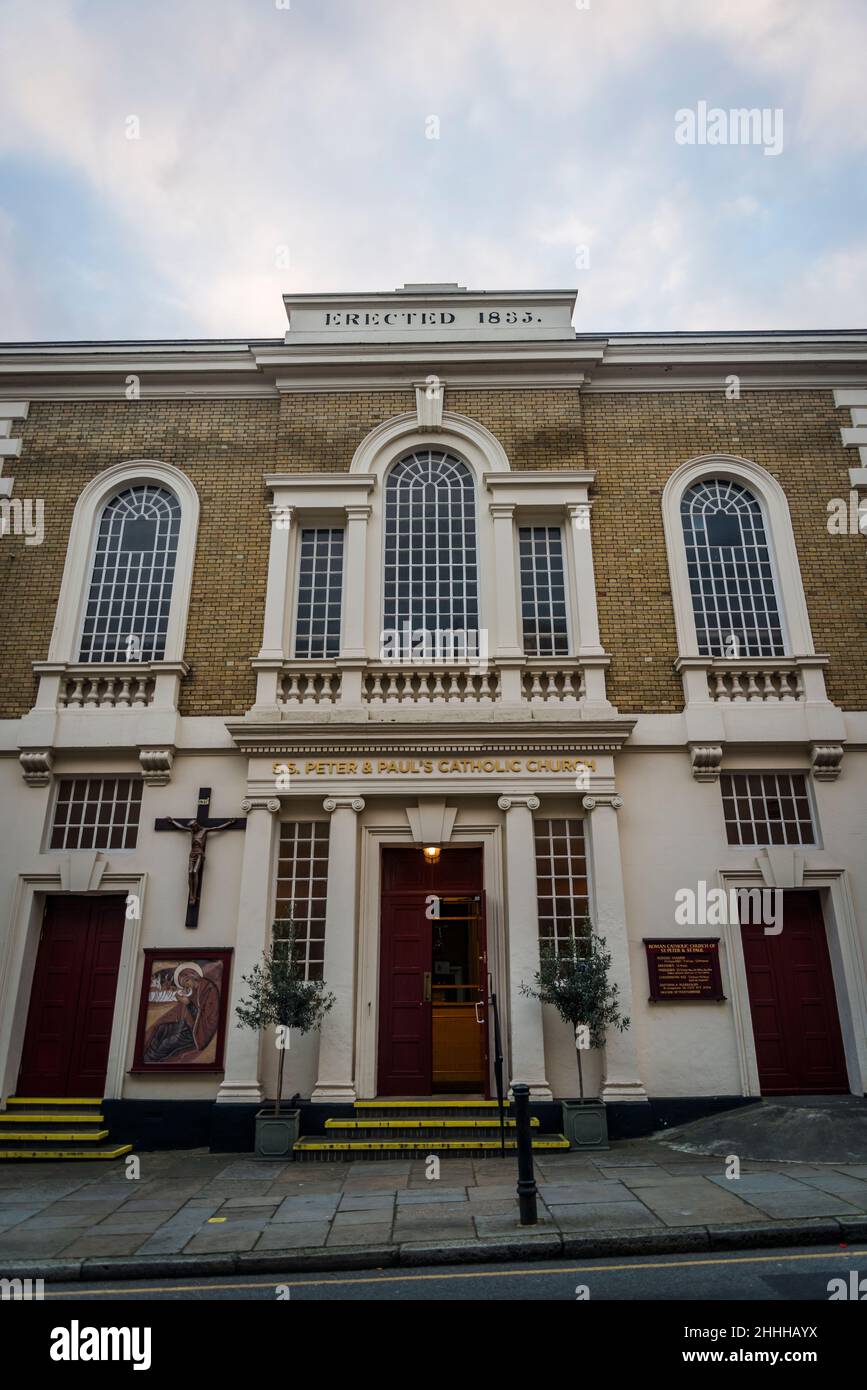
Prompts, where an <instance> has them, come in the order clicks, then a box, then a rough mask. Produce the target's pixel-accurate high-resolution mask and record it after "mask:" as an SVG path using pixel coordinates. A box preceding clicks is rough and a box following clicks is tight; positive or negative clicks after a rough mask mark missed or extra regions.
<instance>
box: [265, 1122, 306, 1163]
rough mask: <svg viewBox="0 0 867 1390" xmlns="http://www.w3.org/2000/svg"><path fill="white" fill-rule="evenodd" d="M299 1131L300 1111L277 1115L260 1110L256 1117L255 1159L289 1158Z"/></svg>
mask: <svg viewBox="0 0 867 1390" xmlns="http://www.w3.org/2000/svg"><path fill="white" fill-rule="evenodd" d="M300 1129H301V1111H300V1110H283V1111H281V1113H280V1114H279V1115H273V1114H272V1113H271V1111H270V1110H260V1111H259V1113H258V1115H257V1116H256V1157H257V1158H291V1157H292V1150H293V1148H294V1147H295V1140H296V1139H297V1138H298V1134H299V1132H300Z"/></svg>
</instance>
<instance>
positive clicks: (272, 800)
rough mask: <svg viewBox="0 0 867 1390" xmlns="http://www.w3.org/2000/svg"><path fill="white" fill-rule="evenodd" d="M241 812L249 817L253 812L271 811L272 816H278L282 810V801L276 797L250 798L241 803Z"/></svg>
mask: <svg viewBox="0 0 867 1390" xmlns="http://www.w3.org/2000/svg"><path fill="white" fill-rule="evenodd" d="M241 810H242V811H243V812H244V815H245V816H249V814H250V812H251V811H270V813H271V815H272V816H276V814H277V812H278V811H279V810H280V799H279V797H276V796H248V797H245V798H244V800H243V801H242V802H241Z"/></svg>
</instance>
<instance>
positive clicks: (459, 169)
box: [0, 0, 867, 336]
mask: <svg viewBox="0 0 867 1390" xmlns="http://www.w3.org/2000/svg"><path fill="white" fill-rule="evenodd" d="M205 10H206V12H207V20H206V21H203V18H202V15H203V8H202V7H201V6H198V5H197V6H194V7H189V8H188V7H185V6H174V5H168V4H165V3H162V0H149V4H148V5H147V6H134V7H122V8H121V7H108V6H106V7H90V6H87V5H84V4H80V3H74V0H54V3H52V5H51V7H50V9H49V10H48V11H47V12H46V10H45V8H44V7H42V6H37V5H34V4H32V3H31V0H8V2H7V4H6V6H5V10H4V20H3V23H4V34H5V37H6V40H7V45H8V48H9V50H10V51H12V52H14V53H15V55H16V61H15V62H14V63H9V64H7V66H6V68H5V69H4V81H3V84H2V86H0V155H2V154H3V153H4V152H5V153H7V154H12V153H14V155H15V157H16V158H18V159H23V160H24V161H26V162H27V163H28V164H30V165H31V167H33V168H35V169H37V170H38V171H39V172H40V174H41V176H42V177H48V175H49V174H50V172H51V171H52V170H56V171H57V173H58V174H60V175H62V176H63V177H64V179H68V178H69V177H70V176H71V177H72V178H73V179H76V180H78V181H80V183H81V185H82V187H83V189H84V190H86V193H87V196H88V197H89V198H95V199H97V200H98V201H99V203H100V204H101V205H102V207H103V208H104V210H105V216H106V219H107V221H109V222H110V224H112V225H116V226H118V227H119V228H120V242H119V244H118V245H117V247H116V254H117V262H116V264H115V265H113V267H112V272H113V273H114V275H115V278H116V283H115V286H114V298H115V299H116V300H117V301H119V302H121V303H122V302H123V300H124V297H126V299H127V302H128V303H129V305H130V309H131V312H132V311H134V309H135V306H136V305H137V304H140V303H141V302H142V299H143V298H147V297H149V296H151V295H152V294H153V295H155V296H161V297H162V299H163V301H164V302H166V303H167V304H169V303H173V304H176V305H178V306H179V307H180V310H181V313H182V317H183V319H184V320H185V321H186V323H187V324H188V331H189V332H190V333H204V334H209V335H220V334H226V335H235V336H240V335H242V334H250V335H259V334H275V335H276V334H279V333H281V332H282V331H283V328H284V327H285V322H284V318H283V313H282V305H281V302H280V294H281V292H282V291H284V290H286V289H290V288H291V289H294V290H305V289H307V290H313V289H347V288H357V289H362V288H391V287H393V286H394V285H397V284H400V283H402V282H403V280H412V279H431V280H433V279H437V278H443V279H451V280H459V281H460V282H461V283H463V284H469V285H471V286H477V287H495V288H499V287H502V286H508V285H509V284H522V285H533V284H541V283H564V282H565V283H567V284H568V283H578V284H579V285H580V286H581V288H582V292H583V298H584V305H585V310H586V312H587V313H591V314H592V318H593V326H594V328H596V327H598V328H602V327H615V326H617V324H618V322H619V321H620V320H621V319H624V320H629V321H630V324H631V325H635V324H636V323H637V322H639V321H640V322H641V324H642V326H644V327H654V326H658V327H675V326H677V327H687V326H690V323H691V322H692V321H694V319H695V316H696V314H698V313H699V312H701V313H721V314H723V315H724V316H725V317H726V319H728V318H729V316H730V315H731V314H732V313H735V312H742V311H745V310H746V311H748V321H749V322H750V323H751V324H754V323H755V322H756V321H757V319H756V315H757V314H762V313H765V312H767V313H774V314H776V313H783V314H784V315H785V313H786V311H787V309H788V311H789V316H790V318H795V319H797V318H798V317H799V314H800V310H801V308H802V306H803V304H804V297H803V294H802V293H801V292H800V287H799V286H798V285H796V284H794V283H792V282H791V280H790V279H788V280H787V281H786V282H785V283H780V282H779V281H778V280H777V279H775V278H774V266H773V264H769V278H768V283H767V284H766V285H764V286H763V289H762V299H761V303H757V302H756V300H755V297H754V294H753V293H752V291H751V290H750V289H747V288H744V290H743V292H742V293H739V292H738V290H737V287H736V286H734V287H732V286H730V285H726V286H717V285H715V283H714V275H715V269H716V268H715V266H714V263H713V255H714V250H713V248H714V237H715V233H716V226H715V222H716V220H717V215H716V214H715V213H714V210H713V207H712V206H708V198H709V194H708V191H707V188H706V187H704V186H703V185H702V184H701V183H700V182H699V180H700V179H702V178H704V177H706V170H707V165H706V163H705V162H703V161H702V160H697V161H695V162H694V164H690V165H688V164H687V162H686V160H685V159H682V160H680V162H678V163H677V164H676V165H672V163H671V161H672V152H673V136H672V133H671V132H672V119H673V112H674V110H675V109H676V108H677V107H678V106H680V105H682V104H683V103H684V101H686V102H687V103H688V102H689V101H691V100H693V99H696V98H697V97H698V96H701V95H706V96H708V97H709V98H712V99H713V100H714V101H715V102H719V103H720V104H732V105H743V104H744V102H745V98H744V91H745V90H748V89H751V88H753V87H754V88H755V91H756V93H757V96H756V102H757V103H758V104H765V101H766V100H771V98H773V104H782V105H784V106H785V108H786V152H785V160H786V161H789V166H788V168H791V167H792V165H793V164H794V167H795V169H797V168H798V161H799V160H803V161H805V167H806V168H814V167H815V166H816V164H817V163H821V160H822V156H823V152H825V151H830V157H832V158H833V159H836V160H842V156H843V154H844V153H845V151H846V150H847V149H848V150H849V151H850V158H852V157H854V153H853V151H854V150H856V149H857V147H858V146H859V144H860V143H861V142H862V141H863V139H864V134H865V130H864V127H863V123H861V125H860V126H859V124H858V122H857V121H856V120H853V119H852V113H853V112H856V111H858V110H859V109H860V107H861V106H862V105H863V93H862V92H861V91H860V89H859V92H858V97H857V101H856V100H855V99H854V94H855V90H856V84H857V82H859V81H862V79H861V77H860V73H859V64H860V65H863V52H864V50H865V46H867V45H865V37H867V35H865V25H867V13H865V10H864V8H863V7H862V6H861V5H860V4H859V3H850V0H823V5H822V6H821V7H816V6H807V5H803V6H797V7H793V6H792V5H791V4H790V3H788V0H727V3H726V4H720V5H716V4H701V5H697V4H696V3H695V0H655V2H654V3H650V2H649V0H619V2H618V3H617V4H614V3H607V0H605V2H603V0H591V9H590V10H588V11H579V10H577V9H576V8H575V7H574V6H573V5H572V4H571V3H569V0H540V3H538V4H536V5H533V6H527V5H526V4H525V3H524V0H472V3H467V0H438V3H437V4H436V5H407V4H405V3H403V0H360V2H359V3H354V0H334V2H333V3H329V5H328V7H321V8H316V7H314V5H313V4H312V3H309V4H308V3H305V0H293V6H292V9H291V10H277V8H276V6H275V7H273V8H272V7H271V6H270V5H267V4H266V5H264V6H263V7H262V8H261V9H259V8H258V7H256V6H252V5H248V4H246V5H239V4H238V3H237V0H211V2H210V3H209V4H208V5H207V6H206V7H205ZM686 51H689V52H690V53H691V54H694V56H695V59H696V68H695V74H694V73H693V72H692V71H691V70H690V68H689V67H688V66H685V65H684V53H685V52H686ZM667 64H668V68H666V65H667ZM708 71H715V72H718V73H720V74H725V75H726V77H727V80H729V81H730V82H731V84H732V85H731V91H730V92H727V91H726V90H725V83H723V82H722V80H721V79H720V84H719V85H720V90H718V91H714V92H713V93H702V92H700V91H696V90H694V88H695V84H696V82H698V81H701V82H702V83H704V82H706V74H707V72H708ZM661 73H667V81H666V83H662V84H661V83H660V80H659V78H660V74H661ZM669 92H670V93H671V101H670V108H671V113H672V115H671V117H669V115H668V111H667V94H668V93H669ZM776 92H780V93H781V96H780V99H779V101H778V100H777V98H776V96H775V95H774V93H776ZM684 94H685V95H684ZM630 98H631V99H632V105H630V104H629V99H630ZM432 112H433V113H436V114H439V115H440V117H441V119H442V123H443V130H442V139H441V140H440V141H439V142H436V141H426V140H425V139H424V125H423V123H424V119H425V116H426V115H428V114H430V113H432ZM661 112H662V114H660V113H661ZM129 115H137V116H138V117H139V118H140V120H141V139H140V140H138V141H135V140H127V139H126V138H125V124H124V123H125V119H126V117H127V116H129ZM603 118H604V119H603ZM702 153H706V152H702ZM747 153H748V154H749V153H752V152H747ZM761 162H762V163H763V164H764V165H765V166H768V165H771V164H773V165H777V164H781V163H782V162H783V161H782V160H781V161H761ZM717 167H719V168H720V169H722V167H723V166H722V165H719V166H717ZM726 167H727V168H728V166H726ZM672 168H674V170H675V177H674V178H672ZM738 170H739V172H738V174H737V175H735V174H733V173H731V172H730V171H729V172H728V173H727V175H726V177H727V178H728V179H729V180H730V186H725V187H722V186H721V187H720V189H719V195H720V210H721V211H722V212H723V214H724V215H725V217H726V218H728V219H740V220H741V221H742V222H743V223H744V224H748V223H749V222H750V221H751V220H758V219H755V218H754V214H755V213H756V211H757V208H758V206H759V205H761V207H762V209H763V214H764V216H768V215H770V207H771V205H772V203H773V198H774V196H779V194H778V193H775V191H774V190H775V189H776V187H777V186H776V185H774V184H768V185H767V189H765V187H764V186H759V185H758V184H757V180H759V179H762V178H765V179H770V178H772V177H779V175H777V174H776V172H775V171H774V172H769V171H768V169H767V167H766V168H764V169H756V168H755V167H753V166H751V165H749V164H747V163H744V164H742V165H740V166H738ZM784 174H786V175H787V176H788V177H796V175H795V174H793V173H789V172H788V169H787V170H784ZM736 177H737V178H739V179H740V180H741V182H740V184H737V183H735V182H733V180H734V179H735V178H736ZM748 180H752V182H748ZM711 192H712V195H714V196H715V195H716V193H717V190H716V186H715V184H714V185H713V186H712V190H711ZM62 196H63V195H62V194H58V197H62ZM787 231H788V232H789V233H790V234H791V235H792V236H796V235H797V228H795V227H791V226H790V227H789V228H787ZM74 235H75V228H74V227H71V228H70V236H71V237H74ZM827 235H828V236H829V238H831V237H836V238H841V237H845V232H844V231H841V229H840V228H839V227H837V226H835V225H833V224H832V223H830V222H829V225H828V229H827ZM582 244H588V245H590V247H591V267H592V268H591V271H589V272H580V271H579V270H577V269H576V267H575V247H576V246H577V245H582ZM279 246H288V248H289V255H290V264H289V268H288V269H285V268H282V267H280V266H278V264H277V262H276V250H277V247H279ZM807 249H808V248H807V247H806V246H805V252H806V250H807ZM823 249H824V252H825V261H824V264H825V265H826V266H827V267H828V269H829V273H831V272H833V274H834V275H835V276H837V277H839V276H841V275H843V277H844V278H845V272H844V271H843V269H842V267H843V265H844V264H851V263H857V260H858V256H859V255H860V254H861V249H860V247H859V244H858V243H857V242H855V243H854V244H853V246H852V247H851V248H850V249H849V250H847V251H846V252H837V251H835V250H834V245H833V244H832V245H830V246H827V247H824V248H823ZM82 254H84V251H82ZM838 257H839V258H841V259H840V260H839V264H838V260H837V259H836V258H838ZM853 258H854V261H853ZM132 266H134V267H135V272H134V274H133V272H132V271H131V270H130V269H128V268H127V267H132ZM142 266H144V267H145V268H147V267H150V270H151V274H152V278H153V285H152V286H151V287H149V286H147V285H146V284H145V285H143V284H142V282H141V277H142ZM29 273H30V276H31V277H32V280H33V282H34V283H35V282H36V281H37V279H38V276H39V267H38V266H36V265H32V266H31V267H30V271H29ZM810 273H812V267H811V271H810ZM124 275H126V276H127V280H128V283H127V285H126V286H125V285H124V281H123V276H124ZM865 298H867V287H865V286H864V284H863V280H862V284H861V286H859V287H857V288H855V289H854V290H853V292H852V293H851V295H850V301H849V306H848V311H847V316H848V317H851V314H852V312H853V310H854V309H856V307H857V306H858V305H859V303H860V305H861V306H862V308H861V316H862V317H863V316H864V307H863V306H864V305H865ZM16 302H17V304H18V310H17V314H18V320H19V321H20V320H22V319H23V320H24V324H25V325H26V322H27V321H28V316H29V318H30V320H31V321H32V323H33V324H34V326H36V331H37V332H38V333H45V332H46V325H47V324H48V323H50V306H49V305H48V304H47V303H46V302H45V301H44V300H43V299H41V297H40V295H39V294H38V293H36V292H30V293H29V294H27V293H25V292H23V291H20V290H19V291H18V296H17V300H16ZM28 306H29V307H28ZM87 313H88V306H87V304H86V303H85V305H84V306H83V309H82V317H83V320H84V321H85V322H84V328H85V330H86V321H87ZM7 322H8V321H7ZM700 326H701V327H709V326H717V327H724V326H727V324H725V323H722V322H717V323H716V324H715V325H714V324H713V323H709V322H703V323H702V324H701V325H700ZM5 328H6V324H4V331H5ZM130 329H131V330H132V331H135V329H134V325H132V324H130V323H128V324H126V325H125V326H124V331H129V330H130ZM31 331H32V330H31Z"/></svg>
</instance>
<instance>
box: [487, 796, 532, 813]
mask: <svg viewBox="0 0 867 1390" xmlns="http://www.w3.org/2000/svg"><path fill="white" fill-rule="evenodd" d="M541 804H542V803H541V801H540V800H539V798H538V796H533V795H530V796H501V797H500V799H499V801H498V802H497V805H498V806H499V808H500V810H501V811H511V810H513V809H514V808H515V807H518V806H525V807H526V808H527V810H528V811H538V809H539V807H540V806H541Z"/></svg>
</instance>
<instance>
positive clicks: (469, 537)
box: [383, 448, 479, 634]
mask: <svg viewBox="0 0 867 1390" xmlns="http://www.w3.org/2000/svg"><path fill="white" fill-rule="evenodd" d="M407 623H408V624H409V625H410V628H411V629H412V630H417V629H420V628H424V629H425V630H426V631H428V632H437V631H440V632H442V631H447V632H463V631H466V632H470V633H477V632H478V630H479V574H478V550H477V540H476V497H475V486H474V482H473V474H472V472H471V470H470V469H469V468H468V467H467V465H466V464H465V463H464V462H463V461H462V460H461V459H459V458H458V457H457V456H456V455H455V454H452V453H449V452H448V451H446V450H443V449H429V448H424V449H416V450H415V451H414V452H413V453H411V454H406V455H404V457H403V458H401V459H399V461H398V462H397V463H396V464H395V465H394V467H393V468H392V470H391V472H390V473H389V475H388V478H387V480H386V484H385V568H384V605H383V626H384V628H385V629H386V631H388V632H398V633H401V634H402V633H403V632H404V630H405V625H406V624H407Z"/></svg>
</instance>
